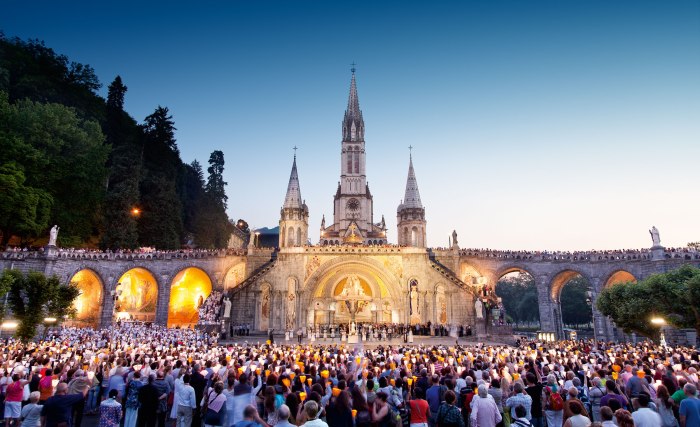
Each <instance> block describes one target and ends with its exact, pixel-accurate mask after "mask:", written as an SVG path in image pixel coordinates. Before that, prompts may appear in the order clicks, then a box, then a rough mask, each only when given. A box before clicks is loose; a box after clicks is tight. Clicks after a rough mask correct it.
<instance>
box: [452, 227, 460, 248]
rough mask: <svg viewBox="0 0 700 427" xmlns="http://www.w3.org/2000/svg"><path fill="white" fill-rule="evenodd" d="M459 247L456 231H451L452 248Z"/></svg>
mask: <svg viewBox="0 0 700 427" xmlns="http://www.w3.org/2000/svg"><path fill="white" fill-rule="evenodd" d="M457 246H459V245H458V244H457V230H452V247H453V248H454V247H457Z"/></svg>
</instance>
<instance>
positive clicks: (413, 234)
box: [411, 227, 418, 246]
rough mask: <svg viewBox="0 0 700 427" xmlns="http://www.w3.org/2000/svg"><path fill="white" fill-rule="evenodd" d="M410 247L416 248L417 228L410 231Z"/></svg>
mask: <svg viewBox="0 0 700 427" xmlns="http://www.w3.org/2000/svg"><path fill="white" fill-rule="evenodd" d="M411 246H418V228H416V227H413V228H412V229H411Z"/></svg>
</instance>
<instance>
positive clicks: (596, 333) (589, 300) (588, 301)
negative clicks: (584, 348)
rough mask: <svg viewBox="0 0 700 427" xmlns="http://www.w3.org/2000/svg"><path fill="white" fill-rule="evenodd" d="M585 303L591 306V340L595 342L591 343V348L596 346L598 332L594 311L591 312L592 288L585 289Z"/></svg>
mask: <svg viewBox="0 0 700 427" xmlns="http://www.w3.org/2000/svg"><path fill="white" fill-rule="evenodd" d="M586 304H588V305H589V306H590V307H591V323H593V341H594V342H595V344H594V345H593V348H594V349H595V348H598V332H597V331H596V329H597V328H596V321H595V313H594V312H593V291H592V290H590V289H589V290H587V291H586Z"/></svg>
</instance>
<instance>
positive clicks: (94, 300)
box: [70, 269, 103, 327]
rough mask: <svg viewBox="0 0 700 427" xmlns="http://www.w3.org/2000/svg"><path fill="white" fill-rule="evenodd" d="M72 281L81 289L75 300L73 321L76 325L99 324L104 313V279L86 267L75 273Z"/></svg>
mask: <svg viewBox="0 0 700 427" xmlns="http://www.w3.org/2000/svg"><path fill="white" fill-rule="evenodd" d="M70 282H71V283H75V284H76V285H77V286H78V289H79V290H80V295H78V298H76V299H75V301H73V307H74V308H75V310H76V314H75V318H74V319H73V321H72V322H71V323H73V324H75V325H76V326H92V327H97V326H99V323H100V315H101V314H102V296H103V292H102V281H101V280H100V278H99V277H97V274H95V272H94V271H92V270H88V269H84V270H80V271H78V272H77V273H75V274H74V275H73V277H71V279H70Z"/></svg>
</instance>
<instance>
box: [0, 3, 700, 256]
mask: <svg viewBox="0 0 700 427" xmlns="http://www.w3.org/2000/svg"><path fill="white" fill-rule="evenodd" d="M102 3H103V2H77V1H76V2H66V1H64V2H55V1H34V2H27V1H24V0H23V1H18V0H6V1H3V4H2V14H0V29H2V31H3V32H4V33H5V35H6V36H8V37H13V36H18V37H20V38H23V39H28V38H37V39H40V40H43V41H45V43H46V45H47V46H49V47H52V48H53V49H55V50H56V51H57V52H59V53H62V54H65V55H67V56H68V57H69V58H70V59H71V60H73V61H78V62H82V63H87V64H90V65H91V66H92V67H94V68H95V70H96V72H97V75H98V76H99V78H100V80H101V82H102V83H103V89H102V94H103V95H104V94H106V86H107V85H108V84H109V83H110V82H111V81H112V79H113V78H114V77H115V76H116V75H117V74H119V75H121V76H122V78H123V80H124V82H125V84H126V85H127V86H128V88H129V91H128V93H127V95H126V109H127V111H128V112H129V113H130V114H131V115H132V116H134V117H135V118H136V119H137V120H139V121H141V120H143V118H144V117H146V116H147V115H148V114H150V113H152V112H153V110H154V109H155V108H156V107H157V106H158V105H163V106H167V107H168V108H169V109H170V111H171V113H172V115H173V118H174V120H175V124H176V127H177V129H178V131H177V134H176V137H177V142H178V146H179V148H180V151H181V155H182V158H183V160H184V161H185V162H191V161H192V160H194V159H197V160H199V161H200V162H201V163H203V164H206V161H207V159H208V158H209V153H210V152H211V151H213V150H216V149H220V150H223V152H224V154H225V158H226V172H225V176H226V180H227V182H228V184H229V185H228V189H227V193H228V196H229V202H228V204H229V210H228V211H229V215H230V216H231V218H232V219H234V220H236V219H238V218H243V219H245V220H247V221H248V222H249V223H250V225H251V226H253V227H264V226H268V227H274V226H276V225H277V222H278V220H279V211H280V207H281V205H282V202H283V200H284V195H285V191H286V187H287V181H288V179H289V173H290V169H291V164H292V156H293V150H292V147H294V146H297V147H299V149H298V152H297V162H298V168H299V178H300V182H301V192H302V197H303V198H304V199H305V200H306V204H307V205H308V206H309V209H310V212H311V215H310V218H309V229H310V233H309V234H310V239H311V241H312V242H314V243H316V242H317V241H318V235H319V227H320V222H321V215H322V214H325V216H326V219H327V220H328V219H329V218H332V216H333V204H332V201H333V195H334V194H335V191H336V186H337V182H338V180H339V175H340V141H341V120H342V118H343V113H344V110H345V107H346V105H347V96H348V89H349V84H350V63H351V62H353V61H355V62H356V63H357V84H358V92H359V99H360V106H361V108H362V110H363V115H364V119H365V124H366V134H365V139H366V149H367V179H368V181H369V184H370V189H371V190H372V194H373V195H374V215H375V218H374V220H375V222H378V221H380V220H381V215H382V214H384V215H385V218H386V221H387V226H388V227H389V240H390V241H391V242H396V208H397V205H398V204H399V202H400V200H401V199H402V198H403V193H404V188H405V184H406V175H407V171H408V156H409V152H408V146H409V145H412V146H413V147H414V149H413V161H414V166H415V170H416V175H417V178H418V185H419V188H420V193H421V198H422V201H423V204H424V206H425V207H426V217H427V221H428V226H427V234H428V243H429V245H430V246H447V244H448V235H449V234H450V233H451V232H452V230H453V229H456V231H457V233H458V234H459V243H460V246H462V247H478V248H486V247H488V248H499V249H561V250H581V249H591V248H595V249H617V248H640V247H649V246H650V245H651V239H650V237H649V233H648V231H647V230H648V229H649V228H651V226H652V225H655V226H656V227H658V229H659V230H660V232H661V243H662V244H663V245H665V246H667V247H671V246H685V245H686V244H687V243H688V242H689V241H698V240H700V220H699V218H700V186H698V177H699V174H698V171H700V165H699V159H700V2H698V1H697V0H694V1H683V0H674V1H672V2H662V1H653V2H651V1H637V0H635V1H609V0H589V1H582V0H580V1H569V0H559V1H481V2H411V1H396V2H361V1H353V2H318V1H317V2H313V1H309V2H300V1H279V2H272V1H249V2H187V3H184V2H183V3H181V4H180V3H178V2H173V1H170V2H162V3H157V4H156V3H154V2H127V1H122V2H115V3H114V4H112V5H108V4H102ZM145 3H148V4H145ZM219 3H220V4H219ZM205 167H206V166H205Z"/></svg>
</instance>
